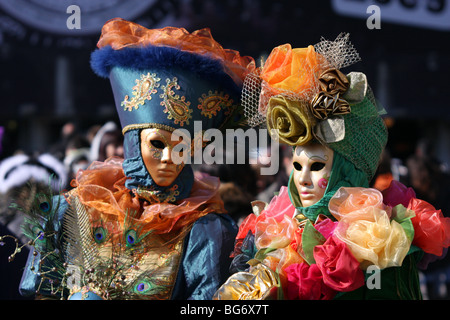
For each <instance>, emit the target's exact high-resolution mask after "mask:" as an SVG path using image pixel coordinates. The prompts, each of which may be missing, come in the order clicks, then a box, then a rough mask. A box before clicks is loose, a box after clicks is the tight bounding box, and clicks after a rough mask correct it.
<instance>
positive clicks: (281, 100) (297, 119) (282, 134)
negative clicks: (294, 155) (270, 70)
mask: <svg viewBox="0 0 450 320" xmlns="http://www.w3.org/2000/svg"><path fill="white" fill-rule="evenodd" d="M316 122H317V121H316V119H315V118H314V116H313V115H312V114H311V112H310V110H309V108H308V104H307V103H306V102H305V101H293V100H289V99H288V98H286V97H284V96H280V95H278V96H275V97H272V98H270V100H269V107H268V110H267V128H268V129H269V132H270V131H272V129H275V130H276V132H277V134H278V138H279V139H280V142H281V143H286V144H288V145H291V146H294V145H303V144H305V143H307V142H308V141H310V140H311V139H312V138H313V128H314V126H315V124H316Z"/></svg>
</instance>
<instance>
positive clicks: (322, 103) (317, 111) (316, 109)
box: [311, 91, 350, 120]
mask: <svg viewBox="0 0 450 320" xmlns="http://www.w3.org/2000/svg"><path fill="white" fill-rule="evenodd" d="M311 112H312V114H313V115H314V117H316V118H317V119H319V120H325V119H327V118H328V117H329V116H332V115H333V116H337V115H343V114H347V113H350V105H349V104H348V102H347V101H346V100H344V99H341V98H340V97H339V93H337V94H335V95H331V94H329V93H327V92H325V91H320V92H319V93H318V94H317V95H316V96H315V97H314V99H313V100H312V101H311Z"/></svg>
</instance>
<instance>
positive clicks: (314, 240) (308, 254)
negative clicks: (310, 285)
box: [302, 220, 326, 265]
mask: <svg viewBox="0 0 450 320" xmlns="http://www.w3.org/2000/svg"><path fill="white" fill-rule="evenodd" d="M325 240H326V239H325V237H324V236H323V235H322V234H321V233H320V232H319V231H317V230H316V228H314V226H313V224H312V223H311V221H309V220H307V222H306V224H305V227H304V229H303V233H302V249H303V258H304V259H305V260H306V262H307V263H308V264H309V265H311V264H313V263H316V260H315V259H314V247H315V246H317V245H321V244H323V243H324V242H325Z"/></svg>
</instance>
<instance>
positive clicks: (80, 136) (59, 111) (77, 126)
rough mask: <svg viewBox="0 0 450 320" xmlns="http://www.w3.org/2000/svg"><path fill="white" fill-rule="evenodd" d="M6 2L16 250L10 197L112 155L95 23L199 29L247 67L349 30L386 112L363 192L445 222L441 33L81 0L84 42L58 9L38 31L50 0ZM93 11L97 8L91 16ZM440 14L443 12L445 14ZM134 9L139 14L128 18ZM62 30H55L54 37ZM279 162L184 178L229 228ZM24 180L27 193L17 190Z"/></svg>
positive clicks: (448, 39)
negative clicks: (250, 61)
mask: <svg viewBox="0 0 450 320" xmlns="http://www.w3.org/2000/svg"><path fill="white" fill-rule="evenodd" d="M14 1H15V0H0V67H1V68H0V72H1V76H0V92H1V94H2V103H1V106H0V138H1V139H0V142H1V144H0V147H1V148H2V149H1V150H0V205H1V207H0V227H1V230H0V236H1V235H5V234H11V235H15V236H16V237H17V239H18V241H19V242H21V243H26V241H27V240H26V239H24V237H23V236H22V235H21V231H20V224H21V223H22V219H23V218H22V217H21V216H20V215H18V214H17V211H16V209H14V208H11V206H10V205H11V203H12V202H13V201H15V200H17V199H18V198H20V199H21V200H22V201H24V202H25V203H26V202H27V201H28V202H29V203H30V205H31V202H32V200H33V198H34V197H35V196H36V195H38V194H39V193H40V192H46V191H48V189H49V188H51V190H52V192H54V193H59V192H60V191H61V190H69V189H70V188H71V184H70V182H71V180H72V179H73V178H74V176H75V175H76V173H77V171H78V170H83V169H86V168H87V167H88V166H89V164H90V163H91V162H93V161H103V160H105V159H107V158H108V157H110V156H119V157H120V156H122V155H123V146H122V142H123V136H122V133H121V129H120V127H119V125H118V123H117V117H116V116H115V110H114V103H113V98H112V94H111V90H110V87H109V86H110V85H109V82H108V81H106V80H105V79H99V78H98V77H97V76H95V75H94V74H93V72H92V71H91V70H90V67H89V55H90V53H91V52H92V51H93V50H94V49H95V43H96V41H97V40H98V37H99V34H100V27H101V23H104V22H106V15H111V16H109V18H113V17H115V16H121V17H123V18H125V19H130V20H134V21H136V22H138V23H140V24H142V25H145V26H147V27H162V26H164V25H173V26H183V27H186V28H187V29H189V30H190V31H192V30H195V29H199V28H203V27H209V28H211V31H212V34H213V36H214V38H215V39H216V40H218V41H219V42H220V43H221V44H222V45H223V46H224V47H226V48H233V49H236V50H239V51H240V52H241V53H242V54H243V55H252V56H253V57H255V60H257V61H259V60H261V59H262V58H263V57H264V56H267V54H268V53H269V52H270V50H271V48H273V47H274V46H277V45H280V44H283V43H292V45H293V47H304V46H307V45H308V44H314V43H317V42H318V41H319V40H320V37H321V36H324V37H325V38H327V39H330V40H333V39H334V38H335V37H336V36H337V35H338V34H339V33H340V32H350V34H351V36H350V40H351V41H352V42H353V43H354V44H355V46H356V47H357V49H358V51H359V52H360V54H361V56H362V64H359V65H358V66H357V68H358V71H362V72H364V73H366V74H367V76H368V78H369V79H370V80H369V81H370V83H371V85H372V88H373V89H374V93H375V95H376V96H377V98H378V99H379V100H380V102H381V104H382V105H383V106H384V107H385V108H386V111H387V115H386V116H385V118H384V119H385V121H386V125H387V128H388V130H389V142H388V145H387V147H386V150H385V152H384V153H383V157H382V159H381V162H380V167H379V169H378V172H377V175H376V176H375V178H374V179H373V180H372V182H371V184H372V187H374V188H376V189H379V190H383V189H384V188H386V187H387V186H388V185H389V183H390V181H391V180H392V179H395V180H398V181H400V182H402V183H404V184H405V185H407V186H409V187H412V188H413V189H414V190H415V192H416V194H417V197H418V198H420V199H423V200H425V201H427V202H429V203H431V204H432V205H433V206H435V207H436V208H438V209H441V210H442V212H443V214H444V215H445V216H450V178H449V174H450V172H449V169H450V168H449V165H450V143H449V140H448V139H450V126H449V122H450V112H449V111H448V110H450V109H449V108H448V103H449V102H448V101H450V97H449V94H450V93H449V91H448V88H447V85H446V84H447V79H446V77H447V75H448V72H449V71H450V56H449V51H448V50H446V49H445V48H444V47H443V44H445V43H450V32H449V31H448V30H450V28H448V30H442V29H436V30H433V29H432V28H428V29H427V28H422V27H421V26H419V25H417V26H415V25H413V24H403V25H402V24H401V23H399V24H396V23H389V22H385V21H383V20H382V24H381V29H380V30H369V29H368V28H367V26H366V21H365V19H366V18H367V14H366V13H365V12H363V14H362V18H360V19H358V18H355V17H349V16H345V15H344V16H343V15H340V14H338V13H337V12H336V10H335V9H336V6H337V5H341V6H342V7H341V11H342V10H343V9H344V7H345V6H344V3H348V6H351V5H355V6H356V5H361V4H362V3H363V2H365V3H367V4H369V3H372V2H374V1H369V0H367V1H358V2H356V1H350V0H349V1H345V0H341V1H338V0H335V1H322V0H321V1H302V2H301V4H300V1H296V0H282V1H276V0H273V1H272V0H260V1H250V0H227V1H222V0H207V1H203V0H170V1H169V0H166V1H163V0H161V1H159V0H153V1H152V0H148V1H142V0H139V1H135V0H127V1H121V2H120V3H118V2H117V1H108V0H97V1H93V0H90V1H78V3H79V4H80V8H81V13H82V15H81V17H82V26H88V24H89V21H91V20H92V21H94V20H95V21H100V22H101V23H100V25H99V26H97V27H96V28H94V27H95V26H94V27H92V26H91V27H92V29H93V30H95V31H94V32H91V33H88V32H87V31H86V29H87V27H82V28H81V30H79V34H76V32H77V30H69V31H68V30H67V27H66V25H65V21H66V19H67V16H68V14H67V13H66V12H65V8H62V9H64V10H62V11H61V13H60V16H61V18H62V20H61V19H60V20H61V21H63V22H64V27H61V26H59V25H55V26H53V27H54V28H53V30H51V28H50V27H51V26H50V25H47V26H42V28H40V27H39V26H40V25H44V24H45V23H48V24H50V23H51V21H58V19H56V17H54V16H52V14H53V15H56V14H57V10H53V9H50V8H51V5H54V4H55V2H54V1H45V0H41V1H40V2H39V3H38V2H36V1H22V2H23V6H24V8H16V10H10V8H12V7H11V4H12V3H14ZM74 2H75V1H74ZM83 2H84V4H83ZM375 2H376V3H377V4H378V5H379V6H380V7H381V18H383V14H384V13H383V12H387V10H389V5H390V4H393V3H394V2H395V3H397V2H398V3H402V5H403V4H411V3H422V2H417V1H410V2H408V1H395V0H391V1H375ZM425 2H426V1H423V3H425ZM429 2H430V3H431V2H433V1H429ZM61 3H63V2H61ZM64 3H66V2H64ZM67 3H68V2H67ZM102 3H103V6H104V10H98V8H95V5H98V6H101V4H102ZM433 3H434V4H439V3H444V4H445V3H446V2H445V1H434V2H433ZM111 4H115V5H111ZM446 4H447V6H443V7H442V8H441V9H442V10H444V9H445V10H447V7H450V6H448V5H449V4H450V3H448V2H447V3H446ZM90 5H91V6H90ZM25 6H27V8H25ZM133 6H134V7H135V8H141V9H142V10H140V12H139V13H136V12H137V11H138V10H137V9H136V10H135V13H134V14H131V13H130V12H131V11H130V10H129V9H130V8H132V7H133ZM125 7H126V8H127V10H125V11H124V8H125ZM391 7H392V6H391ZM87 8H89V9H87ZM114 8H116V9H114ZM423 8H425V7H423ZM428 8H431V7H430V6H428ZM433 8H434V9H433ZM433 8H432V9H433V10H437V9H439V8H440V7H433ZM25 9H28V10H25ZM60 9H61V8H60ZM404 9H405V10H404V12H405V17H406V16H407V15H408V14H409V12H413V9H414V8H412V7H411V6H410V7H408V6H406V5H405V7H404ZM113 10H115V11H114V12H112V11H113ZM121 10H122V11H121ZM383 10H385V11H383ZM408 10H409V11H408ZM417 10H418V9H417V8H416V11H417ZM26 12H30V16H29V17H26V16H25V13H26ZM32 12H35V13H36V12H40V15H38V14H35V15H31V13H32ZM445 12H447V11H445ZM96 14H97V16H96V18H97V19H94V17H95V15H96ZM102 14H103V15H105V16H100V15H102ZM441 14H444V13H441ZM35 17H38V18H35ZM33 18H35V19H37V21H32V20H33ZM399 20H401V19H399ZM83 21H84V22H83ZM403 21H406V20H405V19H403ZM411 21H413V20H411ZM416 21H418V20H417V19H416ZM436 21H437V20H436ZM449 21H450V19H449ZM418 22H420V21H418ZM224 26H226V27H224ZM83 28H84V29H83ZM63 29H64V30H63ZM61 30H63V31H64V32H60V33H58V32H59V31H61ZM265 151H266V150H264V152H265ZM264 152H261V154H264ZM278 152H279V158H278V159H279V166H280V168H279V170H278V173H277V174H276V175H261V174H260V167H261V166H262V165H266V166H268V165H269V164H267V163H265V162H264V161H256V163H255V164H250V163H249V162H246V164H223V165H196V166H195V167H194V169H195V173H196V174H197V175H201V174H210V175H214V176H217V177H219V178H220V180H221V182H222V184H221V187H220V193H221V195H222V198H223V200H224V203H225V208H226V209H227V210H228V212H229V214H230V215H231V216H232V217H233V218H234V219H235V221H236V223H238V224H239V223H240V222H242V220H243V219H244V218H245V217H246V215H248V214H249V213H251V211H252V206H251V202H252V201H254V200H262V201H265V202H269V201H270V200H271V198H272V197H273V196H274V193H276V192H277V191H278V190H279V189H280V187H281V186H283V185H287V182H288V178H289V174H290V172H291V170H292V163H291V157H292V148H290V147H287V146H280V148H279V150H278ZM263 163H264V164H263ZM50 177H53V178H54V180H52V181H50ZM29 182H33V188H28V187H27V183H29ZM14 247H15V243H14V241H12V240H11V239H5V240H4V241H0V259H1V260H0V268H1V269H0V299H21V297H20V296H19V293H18V291H17V286H18V283H19V281H20V277H21V274H22V270H23V266H24V265H25V259H26V257H27V250H28V247H24V248H23V251H24V252H22V254H20V255H18V256H16V258H15V259H14V261H11V262H8V256H9V254H11V253H12V251H13V250H14ZM449 261H450V257H448V256H447V257H446V258H444V259H442V260H440V261H437V262H435V263H434V264H430V266H429V268H428V270H427V271H426V273H422V274H421V276H422V284H423V294H424V298H425V299H450V265H449Z"/></svg>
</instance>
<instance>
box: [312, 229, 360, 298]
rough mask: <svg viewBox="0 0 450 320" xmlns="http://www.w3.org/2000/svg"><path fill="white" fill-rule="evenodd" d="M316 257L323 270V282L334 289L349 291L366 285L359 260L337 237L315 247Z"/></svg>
mask: <svg viewBox="0 0 450 320" xmlns="http://www.w3.org/2000/svg"><path fill="white" fill-rule="evenodd" d="M314 259H315V260H316V264H317V267H318V268H319V269H320V271H321V272H322V277H323V282H324V283H325V285H327V286H328V287H330V288H332V289H333V290H336V291H341V292H349V291H353V290H356V289H358V288H359V287H361V286H363V285H364V274H363V272H362V270H361V269H360V268H359V262H358V260H356V258H355V257H354V256H353V255H352V253H351V252H350V250H349V249H348V247H347V246H346V245H345V243H343V242H342V241H339V240H338V239H336V238H335V237H330V238H328V240H327V241H326V242H325V243H324V244H323V245H319V246H316V247H315V248H314Z"/></svg>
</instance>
